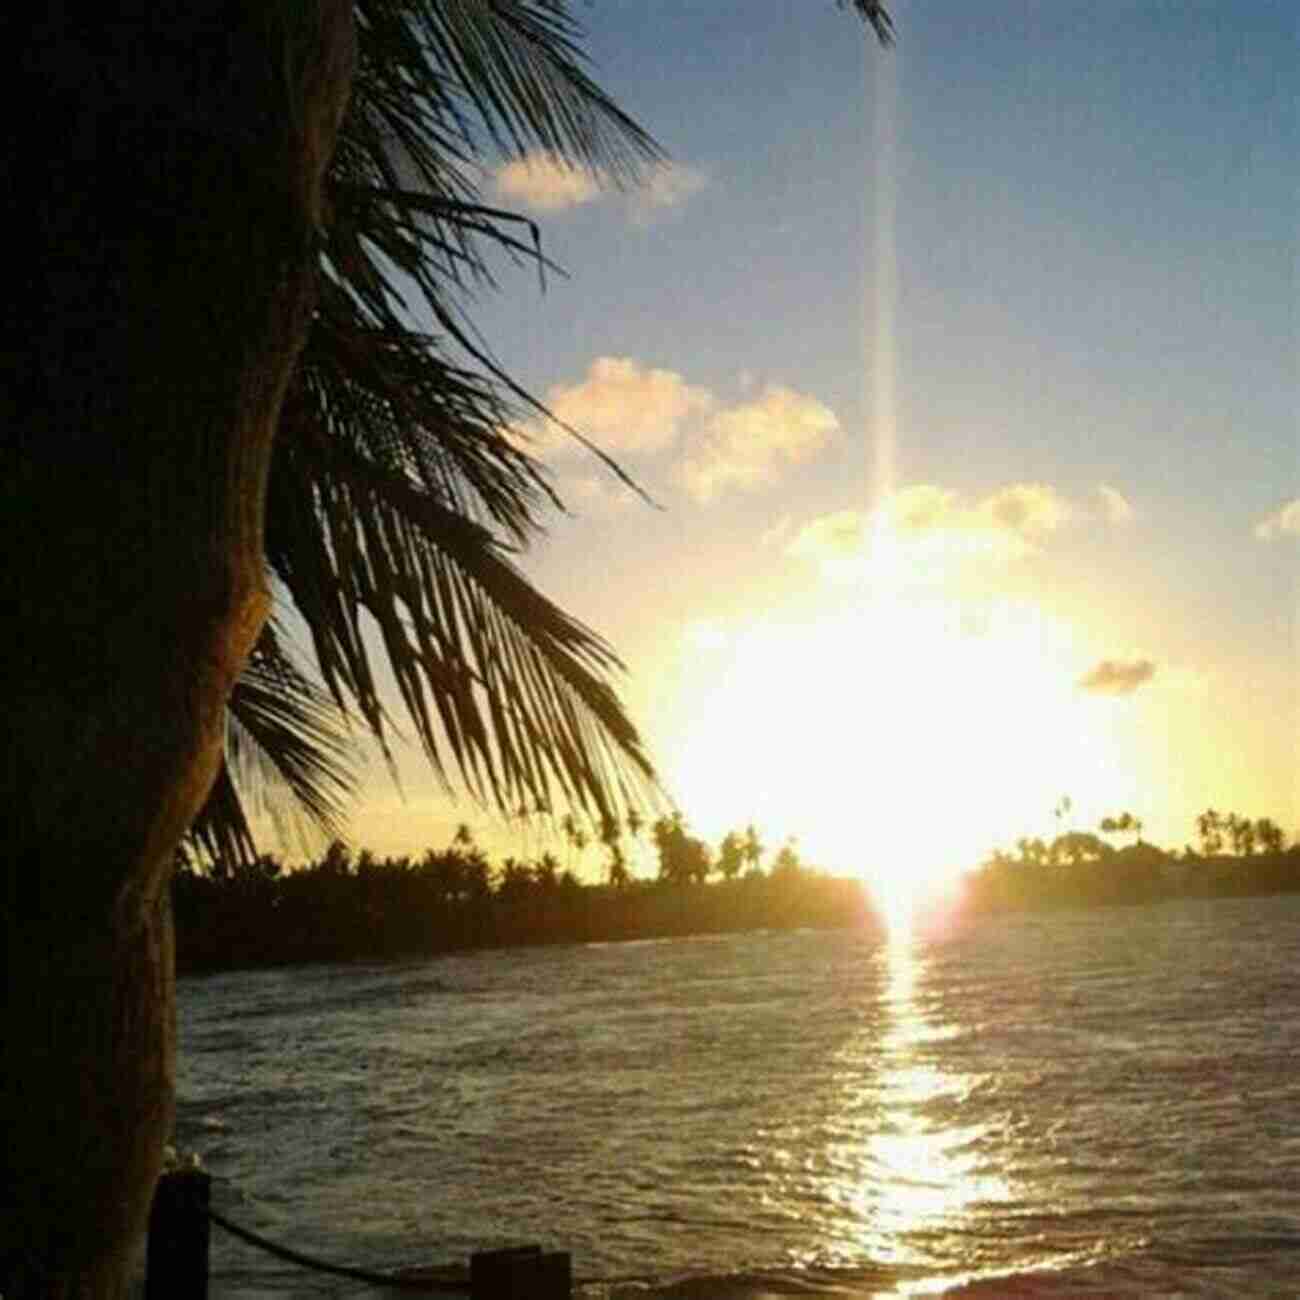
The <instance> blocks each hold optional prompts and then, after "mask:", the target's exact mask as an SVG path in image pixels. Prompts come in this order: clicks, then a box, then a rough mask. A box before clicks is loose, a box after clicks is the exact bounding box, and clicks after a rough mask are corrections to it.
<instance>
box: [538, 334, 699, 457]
mask: <svg viewBox="0 0 1300 1300" xmlns="http://www.w3.org/2000/svg"><path fill="white" fill-rule="evenodd" d="M546 405H547V407H548V408H549V409H550V410H551V411H552V412H554V414H555V415H556V417H557V418H558V419H560V420H563V421H564V422H565V423H566V424H569V425H572V426H573V427H574V428H575V429H577V430H578V432H579V433H581V434H582V435H583V436H584V437H587V438H590V439H591V440H592V441H593V442H594V443H595V444H596V445H597V446H598V447H600V449H601V450H602V451H606V452H608V453H609V454H610V455H612V456H621V455H629V454H631V455H644V454H648V453H651V452H656V451H661V450H663V449H664V448H666V447H668V446H670V445H671V444H672V443H673V442H675V441H676V439H677V436H678V433H679V431H680V430H681V427H682V425H683V423H684V422H685V421H686V420H688V419H690V418H692V417H697V416H700V415H703V414H705V413H706V412H708V411H710V410H712V409H713V406H714V399H713V395H712V394H711V393H710V392H709V391H708V389H707V388H698V387H695V386H694V385H691V384H688V383H687V382H686V380H685V379H683V378H682V376H681V375H680V374H678V373H677V371H675V370H660V369H658V368H655V367H650V366H643V365H642V364H641V363H640V362H639V361H636V360H634V359H633V358H632V357H597V358H596V359H595V360H594V361H593V362H592V363H591V365H590V366H589V367H588V368H587V376H586V378H585V379H583V380H581V381H580V382H578V383H576V384H555V385H553V386H552V387H551V388H549V389H548V390H547V393H546ZM525 432H527V433H528V435H529V436H530V438H531V450H533V451H534V452H536V453H537V454H538V455H543V456H548V457H554V456H560V455H563V454H564V453H565V452H570V453H575V454H577V453H582V450H583V449H582V444H581V443H579V442H578V441H577V440H576V439H573V438H570V437H569V436H568V435H567V434H566V433H565V432H564V431H563V430H562V429H557V428H555V426H554V425H550V426H549V428H543V427H542V424H541V422H537V421H534V422H531V423H530V424H529V425H528V426H527V428H526V430H525Z"/></svg>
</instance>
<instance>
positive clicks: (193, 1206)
mask: <svg viewBox="0 0 1300 1300" xmlns="http://www.w3.org/2000/svg"><path fill="white" fill-rule="evenodd" d="M211 1195H212V1179H211V1178H210V1177H209V1176H208V1175H207V1174H206V1173H204V1172H203V1170H201V1169H182V1170H178V1171H176V1172H175V1173H170V1174H163V1176H162V1177H161V1178H160V1179H159V1180H158V1187H157V1189H156V1190H155V1192H154V1197H153V1209H152V1210H151V1211H150V1213H149V1247H148V1253H147V1256H146V1263H145V1280H144V1297H145V1300H175V1297H178V1296H185V1297H186V1298H187V1300H208V1246H209V1241H210V1238H211V1234H212V1225H211V1222H210V1220H209V1219H208V1204H209V1202H210V1200H211Z"/></svg>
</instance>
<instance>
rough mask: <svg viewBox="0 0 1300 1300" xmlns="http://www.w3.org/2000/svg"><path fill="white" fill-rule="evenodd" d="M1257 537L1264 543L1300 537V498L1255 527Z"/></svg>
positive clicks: (1288, 503)
mask: <svg viewBox="0 0 1300 1300" xmlns="http://www.w3.org/2000/svg"><path fill="white" fill-rule="evenodd" d="M1255 536H1256V537H1258V538H1259V539H1260V541H1262V542H1271V541H1274V540H1276V539H1277V538H1279V537H1300V497H1296V499H1295V500H1294V501H1288V502H1287V503H1286V505H1284V506H1281V507H1279V508H1278V509H1277V510H1275V511H1273V513H1272V514H1271V515H1269V516H1268V517H1267V518H1266V519H1261V520H1260V522H1259V523H1258V524H1256V525H1255Z"/></svg>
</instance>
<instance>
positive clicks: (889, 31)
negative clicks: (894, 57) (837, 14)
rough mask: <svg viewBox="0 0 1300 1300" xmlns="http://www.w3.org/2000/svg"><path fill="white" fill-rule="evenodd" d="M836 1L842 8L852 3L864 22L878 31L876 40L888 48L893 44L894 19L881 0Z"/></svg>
mask: <svg viewBox="0 0 1300 1300" xmlns="http://www.w3.org/2000/svg"><path fill="white" fill-rule="evenodd" d="M835 3H836V4H837V5H838V6H839V7H840V8H841V9H844V8H847V7H848V6H849V5H850V4H851V5H852V7H853V9H854V10H856V12H857V14H858V17H859V18H861V19H862V21H863V22H865V23H870V24H871V30H872V31H874V32H875V33H876V40H878V41H879V42H880V43H881V45H883V46H885V47H886V48H888V47H889V46H891V45H893V43H894V20H893V19H892V18H891V17H890V16H889V10H888V9H886V8H885V6H884V5H882V4H880V3H879V0H835Z"/></svg>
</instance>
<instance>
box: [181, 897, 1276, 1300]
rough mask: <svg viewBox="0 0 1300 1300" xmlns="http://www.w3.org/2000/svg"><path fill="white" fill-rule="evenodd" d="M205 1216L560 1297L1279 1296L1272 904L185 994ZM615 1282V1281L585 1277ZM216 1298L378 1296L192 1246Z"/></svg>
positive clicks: (1185, 906) (237, 983) (567, 952)
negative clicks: (534, 1250) (564, 1264)
mask: <svg viewBox="0 0 1300 1300" xmlns="http://www.w3.org/2000/svg"><path fill="white" fill-rule="evenodd" d="M180 1022H181V1023H180V1071H179V1102H178V1118H177V1138H178V1142H179V1145H180V1146H181V1147H182V1148H183V1149H185V1150H189V1151H195V1152H198V1153H199V1154H200V1155H201V1157H202V1159H203V1162H204V1164H205V1166H206V1167H207V1168H208V1170H209V1171H210V1172H211V1173H212V1175H213V1178H214V1189H213V1197H214V1205H215V1206H216V1208H218V1209H219V1210H221V1211H222V1212H223V1213H225V1214H226V1215H227V1216H228V1217H230V1218H232V1219H234V1220H237V1221H238V1222H240V1223H242V1224H245V1225H247V1226H248V1227H250V1228H252V1229H253V1230H255V1231H257V1232H260V1233H262V1234H264V1235H266V1236H268V1237H271V1238H273V1239H276V1240H279V1241H281V1242H283V1243H285V1244H286V1245H290V1246H292V1247H294V1248H295V1249H298V1250H300V1251H305V1252H308V1253H311V1254H316V1255H319V1256H322V1257H324V1258H326V1259H329V1260H333V1261H336V1262H339V1263H347V1264H352V1265H358V1266H362V1267H367V1268H375V1269H380V1270H388V1269H393V1268H398V1267H415V1266H422V1265H429V1264H438V1263H444V1262H461V1261H463V1260H464V1258H465V1257H466V1256H467V1255H468V1254H469V1252H471V1251H472V1250H476V1249H482V1248H487V1247H492V1246H498V1245H512V1244H517V1243H520V1242H529V1241H537V1242H540V1243H542V1244H543V1245H544V1246H546V1247H547V1248H550V1249H562V1250H568V1251H571V1252H572V1254H573V1259H574V1271H575V1274H576V1275H577V1276H578V1277H580V1278H583V1279H589V1280H591V1281H589V1282H588V1284H586V1285H584V1287H583V1289H582V1290H581V1292H580V1294H583V1295H586V1296H589V1297H592V1298H593V1300H595V1298H596V1297H609V1298H610V1300H614V1298H618V1300H627V1298H629V1297H645V1300H652V1298H653V1297H657V1296H679V1297H691V1298H693V1300H760V1297H772V1296H788V1295H817V1296H821V1295H830V1296H840V1297H844V1296H852V1297H862V1296H883V1295H896V1294H946V1295H955V1296H963V1297H967V1296H968V1297H996V1296H1071V1295H1087V1296H1250V1295H1258V1296H1285V1295H1290V1296H1295V1295H1300V897H1297V896H1290V897H1283V898H1261V899H1244V900H1223V901H1206V902H1188V901H1182V902H1176V903H1165V904H1160V905H1154V906H1149V907H1140V908H1115V909H1106V910H1096V911H1085V912H1070V913H1058V914H1051V915H1035V916H1019V917H1003V918H993V919H988V918H986V919H983V920H980V921H977V922H970V923H961V922H960V921H957V920H952V921H950V923H948V924H947V925H946V926H944V927H943V928H942V929H936V930H934V931H933V932H931V933H928V934H924V935H913V936H896V937H895V938H893V939H891V940H890V941H889V942H887V943H881V942H878V941H876V940H873V939H872V938H870V937H868V936H866V935H865V934H855V933H852V932H836V933H810V932H798V933H789V934H755V935H740V936H735V935H732V936H725V937H704V938H696V939H686V940H669V941H663V942H649V943H629V944H617V945H613V944H612V945H587V946H569V947H556V948H547V949H534V950H515V951H507V952H485V953H477V954H471V955H463V956H455V957H449V958H446V959H439V960H431V961H422V962H418V963H412V964H405V965H399V966H392V965H388V966H382V965H374V966H316V967H308V968H298V969H290V970H284V971H271V972H241V973H234V974H226V975H217V976H209V977H198V978H190V979H186V980H183V981H182V982H181V989H180ZM619 1279H622V1280H619ZM212 1293H213V1296H214V1300H236V1298H237V1300H271V1298H276V1300H287V1298H288V1297H321V1296H330V1297H335V1296H337V1297H344V1296H349V1297H350V1296H358V1297H359V1296H364V1295H370V1294H377V1293H376V1292H373V1291H371V1290H369V1289H368V1288H367V1287H366V1286H364V1285H362V1284H359V1283H356V1282H349V1281H346V1280H341V1279H337V1278H328V1277H323V1276H320V1275H315V1274H311V1273H307V1272H304V1271H303V1270H300V1269H297V1268H294V1267H292V1266H290V1265H287V1264H283V1263H280V1262H279V1261H277V1260H275V1259H274V1258H272V1257H270V1256H267V1255H264V1254H261V1253H260V1252H257V1251H255V1250H253V1249H251V1248H249V1247H246V1246H243V1245H241V1244H240V1243H238V1242H236V1241H235V1240H234V1239H233V1238H231V1237H229V1236H228V1235H227V1234H225V1233H224V1232H222V1231H221V1230H220V1229H219V1228H214V1229H213V1256H212Z"/></svg>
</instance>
